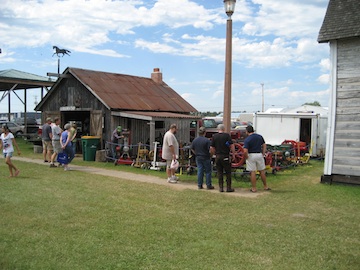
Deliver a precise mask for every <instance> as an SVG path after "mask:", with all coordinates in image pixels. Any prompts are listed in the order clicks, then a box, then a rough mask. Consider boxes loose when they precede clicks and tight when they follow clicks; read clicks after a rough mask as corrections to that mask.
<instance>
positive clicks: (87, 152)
mask: <svg viewBox="0 0 360 270" xmlns="http://www.w3.org/2000/svg"><path fill="white" fill-rule="evenodd" d="M99 143H100V137H97V136H82V137H81V144H82V151H83V160H85V161H95V157H96V150H97V148H98V145H99Z"/></svg>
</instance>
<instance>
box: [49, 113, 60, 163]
mask: <svg viewBox="0 0 360 270" xmlns="http://www.w3.org/2000/svg"><path fill="white" fill-rule="evenodd" d="M59 124H60V119H59V118H58V117H56V118H55V119H54V123H53V125H51V133H52V146H53V149H54V153H53V154H52V156H51V162H50V168H53V167H56V165H55V159H56V156H57V154H59V153H61V152H62V148H61V144H60V135H61V132H62V130H61V128H60V127H59Z"/></svg>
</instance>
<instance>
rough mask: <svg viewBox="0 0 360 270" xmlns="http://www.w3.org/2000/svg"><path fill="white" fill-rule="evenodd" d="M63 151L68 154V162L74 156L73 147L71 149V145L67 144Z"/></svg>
mask: <svg viewBox="0 0 360 270" xmlns="http://www.w3.org/2000/svg"><path fill="white" fill-rule="evenodd" d="M64 152H65V153H66V154H67V155H68V162H69V163H70V162H71V161H72V160H73V159H74V156H75V153H74V149H73V147H72V145H71V144H70V145H69V144H68V145H67V146H66V147H65V149H64Z"/></svg>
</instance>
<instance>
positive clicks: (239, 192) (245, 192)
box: [12, 157, 269, 198]
mask: <svg viewBox="0 0 360 270" xmlns="http://www.w3.org/2000/svg"><path fill="white" fill-rule="evenodd" d="M12 159H13V160H19V161H24V162H29V163H36V164H40V165H43V166H49V163H44V162H43V161H42V160H40V159H31V158H26V157H12ZM69 167H71V169H72V170H74V171H82V172H86V173H91V174H98V175H103V176H110V177H116V178H120V179H125V180H131V181H138V182H143V183H151V184H156V185H163V186H168V187H169V188H173V189H177V190H185V189H193V190H198V189H197V185H196V184H189V183H182V182H181V179H180V181H179V182H178V183H176V184H170V183H167V181H166V180H165V177H164V178H160V177H157V176H149V175H139V174H135V173H130V172H122V171H115V170H106V169H101V168H96V167H90V166H78V165H72V164H71V166H69ZM49 170H51V169H50V168H49ZM70 173H71V171H70ZM199 192H211V193H216V194H221V195H226V196H238V197H247V198H256V197H258V196H261V195H263V194H269V192H264V191H261V190H259V191H258V192H257V193H251V192H250V191H249V189H244V188H241V189H240V188H236V189H235V192H231V193H227V192H224V193H220V192H219V190H218V189H217V188H216V186H215V189H214V190H206V189H203V190H199Z"/></svg>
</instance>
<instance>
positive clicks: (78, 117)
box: [61, 111, 90, 153]
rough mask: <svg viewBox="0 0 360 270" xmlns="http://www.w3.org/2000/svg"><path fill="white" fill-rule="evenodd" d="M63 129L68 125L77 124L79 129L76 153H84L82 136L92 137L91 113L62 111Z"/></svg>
mask: <svg viewBox="0 0 360 270" xmlns="http://www.w3.org/2000/svg"><path fill="white" fill-rule="evenodd" d="M61 119H62V128H63V127H64V125H65V124H66V123H71V124H73V123H75V124H76V129H77V135H76V138H77V141H76V149H77V150H76V152H77V153H81V152H82V145H81V140H80V138H81V136H85V135H90V111H62V112H61Z"/></svg>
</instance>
